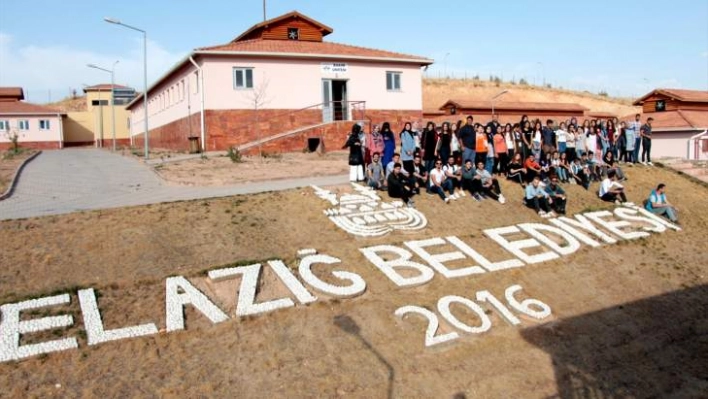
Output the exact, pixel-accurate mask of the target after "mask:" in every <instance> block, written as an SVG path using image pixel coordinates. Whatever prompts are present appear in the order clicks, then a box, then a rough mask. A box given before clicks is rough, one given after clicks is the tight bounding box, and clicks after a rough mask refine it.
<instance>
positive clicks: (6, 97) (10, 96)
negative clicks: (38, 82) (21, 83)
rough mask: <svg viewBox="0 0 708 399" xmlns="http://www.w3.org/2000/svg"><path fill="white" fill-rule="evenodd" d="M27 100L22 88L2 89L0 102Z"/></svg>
mask: <svg viewBox="0 0 708 399" xmlns="http://www.w3.org/2000/svg"><path fill="white" fill-rule="evenodd" d="M24 99H25V93H24V91H22V88H21V87H0V101H19V100H24Z"/></svg>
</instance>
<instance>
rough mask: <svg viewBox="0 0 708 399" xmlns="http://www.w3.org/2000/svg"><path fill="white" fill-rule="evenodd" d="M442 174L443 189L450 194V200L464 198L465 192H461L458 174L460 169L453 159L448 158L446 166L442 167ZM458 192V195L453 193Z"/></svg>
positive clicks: (460, 178)
mask: <svg viewBox="0 0 708 399" xmlns="http://www.w3.org/2000/svg"><path fill="white" fill-rule="evenodd" d="M442 170H443V172H445V177H446V178H447V179H445V187H446V188H447V191H448V192H450V198H452V199H457V198H459V197H461V196H462V197H464V196H465V192H464V191H462V174H461V173H460V167H459V166H457V164H456V163H455V157H453V156H449V157H448V159H447V165H445V166H443V169H442ZM456 190H457V191H459V193H460V194H459V195H458V194H456V193H455V191H456Z"/></svg>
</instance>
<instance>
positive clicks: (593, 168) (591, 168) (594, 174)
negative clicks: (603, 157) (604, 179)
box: [585, 151, 602, 181]
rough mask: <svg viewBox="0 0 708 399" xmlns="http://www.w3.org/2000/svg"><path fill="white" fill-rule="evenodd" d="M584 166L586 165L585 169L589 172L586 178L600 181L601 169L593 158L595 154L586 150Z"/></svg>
mask: <svg viewBox="0 0 708 399" xmlns="http://www.w3.org/2000/svg"><path fill="white" fill-rule="evenodd" d="M585 166H587V168H588V169H587V170H588V172H589V173H588V179H590V181H600V176H602V173H601V171H602V170H601V168H600V165H599V164H598V163H597V160H596V159H595V154H594V153H593V152H592V151H588V153H587V156H586V157H585Z"/></svg>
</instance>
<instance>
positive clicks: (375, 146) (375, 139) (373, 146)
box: [365, 125, 384, 161]
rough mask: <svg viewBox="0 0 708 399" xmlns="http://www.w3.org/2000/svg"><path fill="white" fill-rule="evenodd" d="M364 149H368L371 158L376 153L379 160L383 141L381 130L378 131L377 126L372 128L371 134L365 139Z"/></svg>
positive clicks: (382, 150) (382, 149)
mask: <svg viewBox="0 0 708 399" xmlns="http://www.w3.org/2000/svg"><path fill="white" fill-rule="evenodd" d="M366 148H368V150H369V152H371V154H370V155H371V156H372V157H373V154H374V153H376V152H378V153H379V158H380V157H381V154H383V153H384V139H383V136H382V135H381V129H379V125H374V127H373V128H372V129H371V134H370V135H369V137H368V138H367V142H366ZM365 161H366V159H365ZM379 161H380V159H379Z"/></svg>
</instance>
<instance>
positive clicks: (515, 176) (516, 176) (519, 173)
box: [506, 152, 526, 187]
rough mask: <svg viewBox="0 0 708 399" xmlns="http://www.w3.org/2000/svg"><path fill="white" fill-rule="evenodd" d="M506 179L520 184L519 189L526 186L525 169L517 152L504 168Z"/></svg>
mask: <svg viewBox="0 0 708 399" xmlns="http://www.w3.org/2000/svg"><path fill="white" fill-rule="evenodd" d="M506 170H507V173H506V179H507V180H511V181H514V182H517V183H519V184H521V187H524V186H526V168H524V165H523V160H522V159H521V153H520V152H517V153H515V154H514V157H513V158H512V159H511V162H509V165H508V166H507V168H506Z"/></svg>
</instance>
